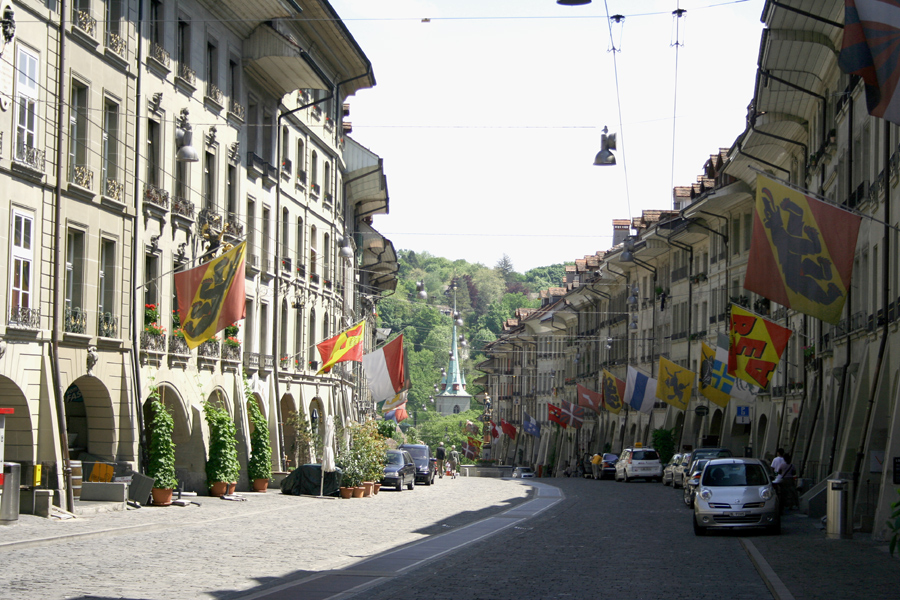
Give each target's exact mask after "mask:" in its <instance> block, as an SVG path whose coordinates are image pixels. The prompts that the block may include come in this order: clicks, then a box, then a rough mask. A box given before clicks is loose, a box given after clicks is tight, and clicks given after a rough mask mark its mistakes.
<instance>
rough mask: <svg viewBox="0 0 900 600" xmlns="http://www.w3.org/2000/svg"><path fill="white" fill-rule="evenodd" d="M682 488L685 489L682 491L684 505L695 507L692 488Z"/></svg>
mask: <svg viewBox="0 0 900 600" xmlns="http://www.w3.org/2000/svg"><path fill="white" fill-rule="evenodd" d="M682 490H684V491H683V492H682V493H681V498H682V499H683V500H684V505H685V506H687V507H688V508H694V496H693V494H691V490H690V488H689V487H687V486H685V487H683V488H682Z"/></svg>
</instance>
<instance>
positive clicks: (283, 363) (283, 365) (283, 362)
mask: <svg viewBox="0 0 900 600" xmlns="http://www.w3.org/2000/svg"><path fill="white" fill-rule="evenodd" d="M278 368H279V369H281V370H282V371H287V370H288V369H290V368H291V357H290V356H282V357H281V358H279V359H278Z"/></svg>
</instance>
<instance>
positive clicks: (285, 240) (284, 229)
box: [279, 208, 291, 259]
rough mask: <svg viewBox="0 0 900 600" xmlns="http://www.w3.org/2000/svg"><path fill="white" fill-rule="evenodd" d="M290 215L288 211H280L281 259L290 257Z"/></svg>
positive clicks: (284, 209)
mask: <svg viewBox="0 0 900 600" xmlns="http://www.w3.org/2000/svg"><path fill="white" fill-rule="evenodd" d="M290 218H291V215H290V213H288V209H286V208H283V209H281V252H280V253H279V254H280V256H281V257H282V258H287V259H290V256H291V244H290V242H291V221H290Z"/></svg>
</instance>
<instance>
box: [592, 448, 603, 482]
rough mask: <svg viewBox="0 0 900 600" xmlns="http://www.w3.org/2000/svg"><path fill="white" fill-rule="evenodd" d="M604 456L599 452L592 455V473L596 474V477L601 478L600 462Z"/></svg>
mask: <svg viewBox="0 0 900 600" xmlns="http://www.w3.org/2000/svg"><path fill="white" fill-rule="evenodd" d="M602 460H603V458H602V457H601V456H600V455H599V454H594V456H592V457H591V475H593V476H594V479H600V462H601V461H602Z"/></svg>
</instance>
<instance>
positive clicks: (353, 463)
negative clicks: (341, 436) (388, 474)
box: [335, 421, 388, 487]
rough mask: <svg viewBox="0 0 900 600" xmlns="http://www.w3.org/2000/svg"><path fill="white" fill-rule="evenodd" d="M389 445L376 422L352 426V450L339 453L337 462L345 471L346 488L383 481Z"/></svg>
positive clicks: (343, 481) (343, 480)
mask: <svg viewBox="0 0 900 600" xmlns="http://www.w3.org/2000/svg"><path fill="white" fill-rule="evenodd" d="M387 449H388V445H387V442H386V441H385V438H384V437H383V436H382V435H381V434H380V433H379V432H378V425H377V423H376V422H375V421H367V422H366V423H363V424H362V425H351V426H350V448H349V449H347V450H342V451H341V452H340V453H338V456H337V458H336V459H335V462H336V463H337V465H338V466H339V467H340V468H341V470H342V471H343V476H342V479H341V483H342V485H344V486H345V487H355V486H358V485H360V484H361V483H362V482H363V481H381V478H382V477H383V476H384V463H385V459H386V456H387Z"/></svg>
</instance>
